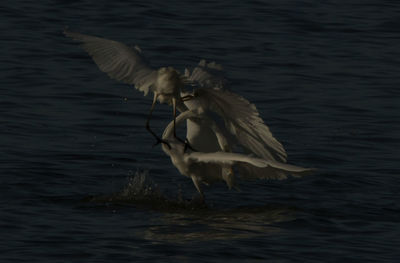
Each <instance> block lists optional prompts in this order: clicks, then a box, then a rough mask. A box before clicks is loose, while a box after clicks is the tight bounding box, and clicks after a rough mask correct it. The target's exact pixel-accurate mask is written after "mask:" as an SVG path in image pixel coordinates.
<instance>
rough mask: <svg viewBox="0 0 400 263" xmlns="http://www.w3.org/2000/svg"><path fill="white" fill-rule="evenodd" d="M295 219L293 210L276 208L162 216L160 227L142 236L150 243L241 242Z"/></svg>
mask: <svg viewBox="0 0 400 263" xmlns="http://www.w3.org/2000/svg"><path fill="white" fill-rule="evenodd" d="M294 218H295V216H294V210H293V209H289V208H287V207H278V206H258V207H239V208H235V209H229V210H223V209H222V210H218V209H213V210H211V209H205V210H204V211H201V212H200V211H199V212H191V211H188V212H187V213H184V212H182V213H165V214H163V216H162V217H160V218H157V221H160V223H161V225H157V226H151V227H149V228H148V229H147V230H146V231H145V232H144V233H143V234H144V238H145V239H147V240H152V241H153V242H154V241H156V242H157V241H168V242H173V243H180V242H188V241H209V240H232V239H243V238H251V237H256V236H265V235H268V234H272V233H277V232H280V229H279V228H278V227H276V226H273V225H272V224H273V223H277V222H283V221H291V220H294Z"/></svg>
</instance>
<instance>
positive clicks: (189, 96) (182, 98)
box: [181, 95, 194, 101]
mask: <svg viewBox="0 0 400 263" xmlns="http://www.w3.org/2000/svg"><path fill="white" fill-rule="evenodd" d="M193 98H194V96H193V95H186V96H183V97H181V100H182V101H188V100H191V99H193Z"/></svg>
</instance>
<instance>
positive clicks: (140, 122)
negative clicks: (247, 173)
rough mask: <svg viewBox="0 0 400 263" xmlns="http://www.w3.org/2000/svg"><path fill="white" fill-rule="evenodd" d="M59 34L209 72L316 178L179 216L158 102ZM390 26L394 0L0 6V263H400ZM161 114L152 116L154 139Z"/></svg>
mask: <svg viewBox="0 0 400 263" xmlns="http://www.w3.org/2000/svg"><path fill="white" fill-rule="evenodd" d="M65 26H69V28H70V29H71V30H74V31H78V32H82V33H86V34H92V35H97V36H101V37H106V38H109V39H114V40H118V41H121V42H124V43H127V44H130V45H135V44H137V45H139V46H140V47H141V48H142V50H143V51H144V54H145V55H146V56H147V58H148V59H149V60H150V61H151V63H152V65H154V66H164V65H171V66H174V67H175V68H177V69H178V70H181V71H183V69H184V67H190V68H193V67H194V66H195V65H196V64H197V63H198V61H199V60H200V59H202V58H204V59H207V60H215V61H217V62H218V63H220V64H222V65H223V66H224V69H225V70H226V75H227V77H228V79H229V81H230V85H231V89H232V90H233V91H234V92H237V93H238V94H241V95H242V96H244V97H246V98H247V99H249V100H250V101H251V102H253V103H255V104H256V105H257V108H258V110H259V111H260V113H261V115H262V117H263V119H264V120H265V122H266V123H267V124H268V125H269V127H270V129H271V131H272V132H273V134H274V135H275V137H276V138H277V139H278V140H280V141H281V142H282V143H283V145H284V146H285V148H286V150H287V153H288V156H289V162H291V163H293V164H298V165H302V166H305V167H316V168H318V169H319V172H318V173H316V174H315V175H313V176H309V177H306V178H303V179H289V180H286V181H257V182H242V183H241V184H240V187H241V190H242V191H241V192H235V191H228V190H227V189H226V186H224V185H222V184H221V185H215V186H212V187H209V188H206V189H205V190H206V195H207V204H208V207H207V208H201V207H197V206H196V205H188V201H185V200H188V199H191V198H192V196H194V195H195V189H194V187H193V185H192V183H191V181H190V180H189V179H187V178H185V177H183V176H182V175H180V174H179V173H178V171H177V170H176V169H175V168H174V167H173V165H172V164H171V162H170V160H169V158H168V157H167V156H166V155H165V154H164V153H163V152H162V151H161V149H160V147H155V148H152V147H151V145H152V144H153V143H154V141H153V138H152V137H151V135H149V134H148V133H147V132H146V130H145V128H144V123H145V119H146V114H147V112H148V109H149V107H150V104H151V98H149V97H143V95H142V94H141V93H140V92H138V91H136V90H134V89H133V88H132V87H129V86H127V85H124V84H120V83H116V82H114V81H113V80H110V79H109V78H108V77H107V75H106V74H104V73H102V72H100V71H99V70H98V69H97V67H96V66H95V64H94V63H93V61H92V60H91V59H90V58H89V56H88V55H87V54H86V53H85V52H84V51H83V50H82V49H81V48H79V46H78V45H77V44H76V43H74V42H73V41H71V40H70V39H67V38H66V37H64V36H63V34H62V31H63V29H64V27H65ZM399 28H400V4H399V3H398V1H354V0H352V1H346V2H340V3H337V1H323V2H321V3H319V2H315V1H268V2H266V1H247V2H243V1H218V2H217V1H215V2H214V1H186V2H185V3H184V4H183V3H181V2H178V1H142V2H135V1H126V2H119V1H112V2H111V1H96V2H94V1H79V2H72V1H2V3H1V4H0V30H1V32H2V33H1V35H0V40H1V41H0V45H1V46H0V47H1V52H0V147H1V151H0V196H1V198H0V233H1V236H2V238H1V240H0V261H4V262H11V261H15V262H126V261H135V262H137V261H147V260H163V261H164V260H166V261H171V262H195V261H198V262H202V261H204V262H206V261H208V262H209V261H213V262H217V261H226V260H230V261H246V262H252V261H260V262H265V261H266V260H272V261H273V262H299V260H300V261H302V262H337V261H343V262H396V261H397V260H398V259H399V258H400V257H399V256H400V254H399V252H398V248H399V245H400V238H399V236H400V227H399V220H400V205H399V201H400V197H399V190H400V189H399V183H400V179H399V168H398V163H399V156H400V155H399V153H400V152H399V147H400V143H399V139H400V135H399V134H400V133H399V128H400V125H399V117H400V106H399V105H400V100H399V94H400V92H399V84H400V81H399V75H400V74H399V73H400V70H399V66H400V51H399V47H400V34H399V33H400V30H399ZM170 118H171V109H170V108H169V107H167V106H160V105H158V106H157V108H156V112H155V118H154V120H153V122H152V126H153V127H154V129H155V130H156V131H157V132H158V133H161V132H162V130H163V128H164V127H165V125H166V124H167V123H168V122H169V121H170ZM135 174H136V175H138V174H141V175H142V177H141V178H142V179H143V178H147V179H146V180H148V181H145V182H142V183H141V182H140V180H139V179H140V177H138V176H136V177H135ZM138 178H139V179H138ZM151 180H152V183H151ZM180 195H183V200H182V199H179V196H180Z"/></svg>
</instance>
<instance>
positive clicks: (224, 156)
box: [186, 152, 269, 167]
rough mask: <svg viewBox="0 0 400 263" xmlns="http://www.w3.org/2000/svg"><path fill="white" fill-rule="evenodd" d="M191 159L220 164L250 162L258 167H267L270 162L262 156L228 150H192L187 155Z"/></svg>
mask: <svg viewBox="0 0 400 263" xmlns="http://www.w3.org/2000/svg"><path fill="white" fill-rule="evenodd" d="M186 158H188V159H189V160H191V161H196V162H203V163H218V164H233V163H235V162H243V163H249V164H251V165H253V166H256V167H267V166H268V165H269V163H268V162H267V161H265V160H263V159H260V158H254V157H251V156H247V155H243V154H239V153H228V152H213V153H203V152H192V153H190V154H188V155H187V157H186Z"/></svg>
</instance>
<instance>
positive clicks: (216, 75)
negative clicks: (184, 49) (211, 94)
mask: <svg viewBox="0 0 400 263" xmlns="http://www.w3.org/2000/svg"><path fill="white" fill-rule="evenodd" d="M185 77H186V80H187V81H188V82H189V83H192V84H194V85H196V86H199V87H204V88H211V87H212V88H215V87H217V88H224V87H225V86H226V83H227V80H226V79H225V78H224V76H223V71H222V66H221V65H219V64H217V63H215V62H210V63H207V62H206V61H205V60H204V59H202V60H200V62H199V64H198V65H197V66H196V67H195V68H194V69H193V71H192V72H191V73H190V72H189V70H188V69H186V70H185Z"/></svg>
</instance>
